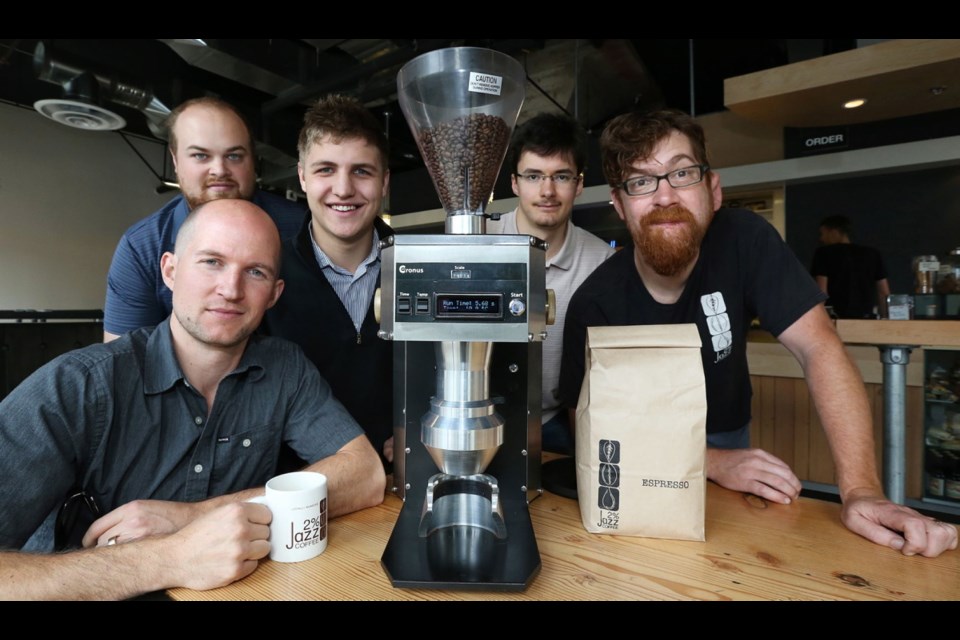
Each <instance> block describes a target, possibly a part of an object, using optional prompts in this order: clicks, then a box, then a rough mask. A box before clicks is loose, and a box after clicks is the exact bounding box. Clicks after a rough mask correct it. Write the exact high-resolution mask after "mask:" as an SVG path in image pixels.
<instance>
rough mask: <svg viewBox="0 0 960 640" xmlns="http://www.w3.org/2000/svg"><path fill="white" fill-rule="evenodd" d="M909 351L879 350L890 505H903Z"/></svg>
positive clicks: (902, 348) (885, 474)
mask: <svg viewBox="0 0 960 640" xmlns="http://www.w3.org/2000/svg"><path fill="white" fill-rule="evenodd" d="M910 351H911V347H906V346H883V347H880V361H881V362H882V363H883V488H884V491H885V492H886V494H887V498H889V499H890V501H891V502H895V503H897V504H903V503H904V500H905V499H906V496H905V495H904V478H905V477H906V469H905V467H906V457H907V456H906V432H907V421H906V400H907V364H909V363H910Z"/></svg>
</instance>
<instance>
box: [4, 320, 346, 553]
mask: <svg viewBox="0 0 960 640" xmlns="http://www.w3.org/2000/svg"><path fill="white" fill-rule="evenodd" d="M169 322H170V321H169V319H167V320H165V321H164V322H162V323H161V324H159V325H158V326H157V327H156V328H153V327H150V328H144V329H138V330H136V331H133V332H131V333H128V334H126V335H124V336H122V337H121V338H119V339H118V340H115V341H113V342H110V343H108V344H97V345H92V346H90V347H86V348H83V349H78V350H76V351H72V352H70V353H67V354H64V355H62V356H60V357H59V358H56V359H55V360H53V361H51V362H49V363H47V364H46V365H44V366H43V367H41V368H40V369H38V370H37V371H36V372H34V373H33V374H32V375H31V376H30V377H29V378H27V379H26V380H25V381H24V382H23V383H21V384H20V385H19V386H18V387H17V388H16V389H14V390H13V391H12V392H11V393H10V395H8V396H7V397H6V398H5V399H4V400H3V402H2V403H0V477H2V478H3V481H2V482H0V514H3V517H2V518H0V548H8V549H9V548H13V549H16V548H20V547H21V545H23V543H24V542H25V541H26V540H27V538H28V537H29V536H30V534H31V533H32V532H33V531H34V530H35V529H37V527H38V526H39V525H40V523H41V522H43V520H44V518H46V517H47V516H48V514H50V513H51V512H52V511H53V510H55V509H56V508H57V507H58V506H59V504H60V502H61V501H62V500H63V497H64V495H65V494H66V492H67V491H68V490H69V489H71V487H74V486H76V485H77V484H80V485H82V486H83V488H84V489H85V490H86V491H87V492H88V493H89V494H91V495H92V496H93V497H94V499H95V500H96V501H97V503H98V504H99V506H100V509H101V513H106V512H108V511H110V510H112V509H115V508H117V507H119V506H121V505H123V504H126V503H127V502H131V501H133V500H137V499H145V498H150V499H157V500H176V501H184V502H193V501H198V500H203V499H206V498H209V497H212V496H218V495H223V494H226V493H232V492H235V491H240V490H242V489H247V488H250V487H256V486H262V485H263V484H264V483H265V482H266V481H267V480H268V479H269V478H270V477H271V476H272V475H273V474H274V472H275V470H276V464H277V456H278V452H279V449H280V444H281V442H287V443H289V445H290V446H291V447H292V448H293V449H294V451H296V452H297V453H298V454H299V455H300V457H302V458H303V459H305V460H308V461H310V462H315V461H317V460H320V459H322V458H325V457H327V456H329V455H331V454H333V453H336V452H337V451H338V450H339V449H340V448H341V447H342V446H343V445H345V444H346V443H348V442H349V441H350V440H353V439H354V438H355V437H357V436H359V435H361V434H362V433H363V431H362V430H361V429H360V427H359V426H358V425H357V424H356V422H355V421H354V420H353V418H352V417H350V414H349V413H347V411H346V410H345V409H344V408H343V405H341V404H340V402H339V401H337V400H336V399H335V398H334V397H333V395H332V394H331V393H330V387H329V386H328V385H327V383H326V381H325V380H323V378H322V377H321V376H320V374H319V373H318V372H317V370H316V368H315V367H314V366H313V364H311V363H310V362H309V361H308V360H307V359H306V357H305V356H304V355H303V352H302V351H301V350H300V348H299V347H298V346H296V345H294V344H293V343H291V342H288V341H286V340H281V339H279V338H269V337H263V336H252V337H251V339H250V342H249V344H248V345H247V348H246V351H245V352H244V354H243V356H242V358H241V360H240V363H239V364H238V366H237V368H236V369H235V370H234V371H232V372H231V373H229V374H228V375H227V376H226V377H225V378H224V379H223V380H222V381H221V382H220V386H219V388H218V390H217V396H216V400H215V402H214V406H213V410H212V411H210V412H209V416H208V415H207V414H208V411H207V406H206V401H205V400H204V398H203V396H202V395H201V394H200V393H198V392H197V391H196V390H194V389H193V388H192V387H191V386H190V384H189V382H188V381H187V380H186V378H185V377H184V375H183V372H182V371H181V369H180V365H179V363H178V362H177V359H176V356H175V354H174V351H173V344H172V341H171V336H170V325H169Z"/></svg>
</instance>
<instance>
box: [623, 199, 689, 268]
mask: <svg viewBox="0 0 960 640" xmlns="http://www.w3.org/2000/svg"><path fill="white" fill-rule="evenodd" d="M665 222H681V223H684V224H683V226H682V227H680V228H676V227H671V228H670V230H669V231H668V230H666V229H662V228H660V227H658V226H657V224H658V223H665ZM630 231H631V234H632V235H633V243H634V245H635V246H636V247H637V249H639V250H640V255H641V256H642V257H643V261H644V262H645V263H646V264H647V265H649V266H650V268H651V269H653V270H654V271H656V272H657V273H658V274H660V275H661V276H668V277H669V276H675V275H677V274H678V273H680V272H681V271H683V270H684V269H685V268H686V267H688V266H689V265H690V264H691V263H692V262H693V261H694V259H696V257H697V253H698V252H699V251H700V242H701V241H703V235H704V233H706V227H701V226H700V224H699V223H698V222H697V219H696V218H694V217H693V214H692V213H690V211H689V210H688V209H686V208H685V207H681V206H680V205H675V206H673V207H669V208H667V209H655V210H653V211H651V212H650V213H649V214H647V215H646V216H645V217H644V218H643V219H642V220H640V225H639V228H637V227H634V228H632V229H631V230H630Z"/></svg>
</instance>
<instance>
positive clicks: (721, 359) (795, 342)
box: [560, 110, 957, 556]
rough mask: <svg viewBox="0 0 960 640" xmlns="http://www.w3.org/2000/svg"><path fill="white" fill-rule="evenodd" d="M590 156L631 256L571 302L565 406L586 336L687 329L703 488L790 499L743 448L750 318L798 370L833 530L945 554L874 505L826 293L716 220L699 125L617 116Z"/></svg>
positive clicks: (782, 472)
mask: <svg viewBox="0 0 960 640" xmlns="http://www.w3.org/2000/svg"><path fill="white" fill-rule="evenodd" d="M601 156H602V161H603V170H604V175H605V177H606V179H607V182H608V183H609V184H610V187H611V195H612V200H613V205H614V207H615V209H616V211H617V214H618V215H619V216H620V219H621V220H624V221H625V223H626V225H627V228H628V230H629V231H630V234H631V236H632V237H633V241H634V245H635V246H634V250H633V251H621V252H619V253H618V254H616V255H615V256H614V257H612V258H610V259H609V260H607V261H606V262H605V263H603V264H602V265H600V266H599V267H598V268H597V270H596V271H594V272H593V274H591V275H590V277H588V278H587V279H586V280H585V281H584V283H583V284H582V285H581V286H580V288H579V289H578V290H577V292H576V293H575V294H574V296H573V300H571V302H570V308H569V310H568V311H567V324H566V329H565V331H564V343H563V352H564V359H563V366H562V369H561V374H560V389H561V395H562V396H563V399H564V402H565V404H566V406H567V407H568V408H574V407H576V403H577V399H578V396H579V393H580V387H581V384H582V382H583V377H584V345H585V341H586V331H587V327H590V326H602V325H636V324H674V323H687V322H693V323H696V325H697V328H698V330H699V332H700V339H701V342H702V345H703V346H702V350H701V354H702V360H703V369H704V376H705V378H706V385H707V446H708V449H707V457H706V473H707V477H708V478H710V479H711V480H713V481H714V482H716V483H717V484H719V485H721V486H724V487H727V488H730V489H734V490H737V491H746V492H750V493H753V494H756V495H758V496H760V497H763V498H766V499H768V500H771V501H774V502H779V503H784V504H787V503H790V502H791V501H793V500H795V499H796V498H797V497H798V496H799V494H800V490H801V485H800V481H799V480H798V479H797V477H796V475H794V473H793V471H792V470H791V469H790V467H789V466H788V465H787V464H786V463H785V462H783V461H782V460H780V459H779V458H777V457H775V456H773V455H771V454H770V453H768V452H766V451H763V450H761V449H752V448H749V442H750V439H749V423H750V396H751V389H750V378H749V370H748V368H747V358H746V338H747V331H748V329H749V325H750V321H751V319H752V318H754V317H758V316H759V318H760V320H761V323H762V324H763V326H764V327H765V328H766V329H767V330H768V331H770V332H771V333H772V334H773V335H775V336H776V337H777V338H778V339H779V340H780V342H781V343H782V344H783V345H784V346H786V347H787V349H789V350H790V352H791V353H792V354H793V355H794V356H795V357H796V358H797V360H798V362H799V363H800V365H801V367H802V368H803V371H804V377H805V378H806V380H807V385H808V386H809V389H810V394H811V396H812V398H813V400H814V404H815V405H816V408H817V412H818V414H819V416H820V421H821V422H822V424H823V426H824V430H825V432H826V435H827V439H828V441H829V443H830V449H831V451H832V453H833V458H834V462H835V464H836V469H837V475H838V479H839V482H838V484H839V489H840V497H841V499H842V501H843V509H842V512H841V517H842V520H843V523H844V524H845V525H846V526H847V527H848V528H849V529H850V530H852V531H854V532H856V533H858V534H860V535H862V536H864V537H865V538H867V539H869V540H871V541H873V542H875V543H877V544H882V545H885V546H888V547H891V548H893V549H898V550H900V551H901V552H902V553H904V554H905V555H914V554H922V555H925V556H936V555H939V554H940V553H942V552H943V551H945V550H947V549H955V548H956V547H957V530H956V528H955V527H953V526H952V525H949V524H947V523H943V522H939V521H937V520H934V519H933V518H929V517H926V516H923V515H921V514H919V513H917V512H916V511H914V510H912V509H909V508H907V507H904V506H900V505H896V504H893V503H892V502H890V501H888V500H887V499H886V497H885V496H884V495H883V490H882V488H881V485H880V480H879V478H878V476H877V469H876V462H875V459H874V443H873V427H872V423H871V417H870V407H869V404H868V402H867V394H866V390H865V388H864V385H863V381H862V379H861V377H860V374H859V372H858V370H857V369H856V367H855V366H854V365H853V363H852V362H851V361H850V358H849V357H848V356H847V354H846V351H845V350H844V348H843V344H842V343H841V341H840V339H839V337H838V335H837V333H836V330H835V328H834V326H833V323H832V322H831V321H830V319H829V318H828V316H827V313H826V311H825V310H824V305H823V300H824V298H825V295H824V294H823V292H822V291H820V290H819V288H818V287H817V286H816V283H815V282H814V281H813V279H812V278H811V277H810V275H809V274H808V273H806V271H805V269H804V268H803V266H802V265H801V264H800V262H799V261H798V260H797V259H796V257H795V256H794V255H793V253H792V252H791V251H790V249H789V248H788V247H787V246H786V244H785V243H784V242H783V241H782V240H781V238H780V236H779V235H778V234H777V232H776V230H775V229H774V228H773V227H772V226H771V225H769V224H768V223H767V222H766V221H764V220H763V219H762V218H761V217H759V216H757V215H756V214H754V213H753V212H750V211H743V210H733V209H721V208H720V206H721V202H722V200H723V199H722V194H721V188H720V179H719V176H717V174H716V173H714V172H713V171H711V170H710V168H709V166H708V164H707V153H706V143H705V139H704V133H703V129H702V128H701V127H700V125H699V124H697V122H696V121H695V120H694V119H693V118H691V117H690V116H689V115H687V114H685V113H683V112H680V111H676V110H664V111H659V112H654V113H650V114H642V113H639V112H635V113H629V114H626V115H621V116H618V117H617V118H614V119H613V120H611V121H610V123H609V124H608V125H607V127H606V129H605V130H604V132H603V135H602V137H601ZM638 384H642V381H638ZM571 410H572V409H571Z"/></svg>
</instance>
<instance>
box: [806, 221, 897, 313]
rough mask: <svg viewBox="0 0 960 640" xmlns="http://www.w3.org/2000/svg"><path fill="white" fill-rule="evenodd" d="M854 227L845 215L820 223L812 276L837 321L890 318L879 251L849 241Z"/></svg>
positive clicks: (885, 278)
mask: <svg viewBox="0 0 960 640" xmlns="http://www.w3.org/2000/svg"><path fill="white" fill-rule="evenodd" d="M851 232H852V225H851V223H850V219H849V218H847V217H846V216H827V217H826V218H824V219H823V220H821V221H820V242H821V244H823V246H822V247H817V250H816V252H815V253H814V254H813V266H812V268H811V273H812V274H813V277H814V278H815V279H816V281H817V286H819V287H820V288H821V289H822V290H823V291H824V292H825V293H826V294H827V295H828V296H829V299H828V300H827V304H828V305H830V306H831V307H833V311H834V313H835V314H836V315H837V317H838V318H854V319H858V318H876V317H877V316H876V315H875V313H874V307H876V308H877V310H878V311H879V314H880V317H881V318H885V317H886V316H887V296H888V295H890V284H889V283H888V282H887V270H886V269H885V268H884V266H883V258H882V257H881V256H880V252H879V251H877V250H876V249H874V248H873V247H866V246H864V245H861V244H854V243H853V242H851V241H850V235H851Z"/></svg>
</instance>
